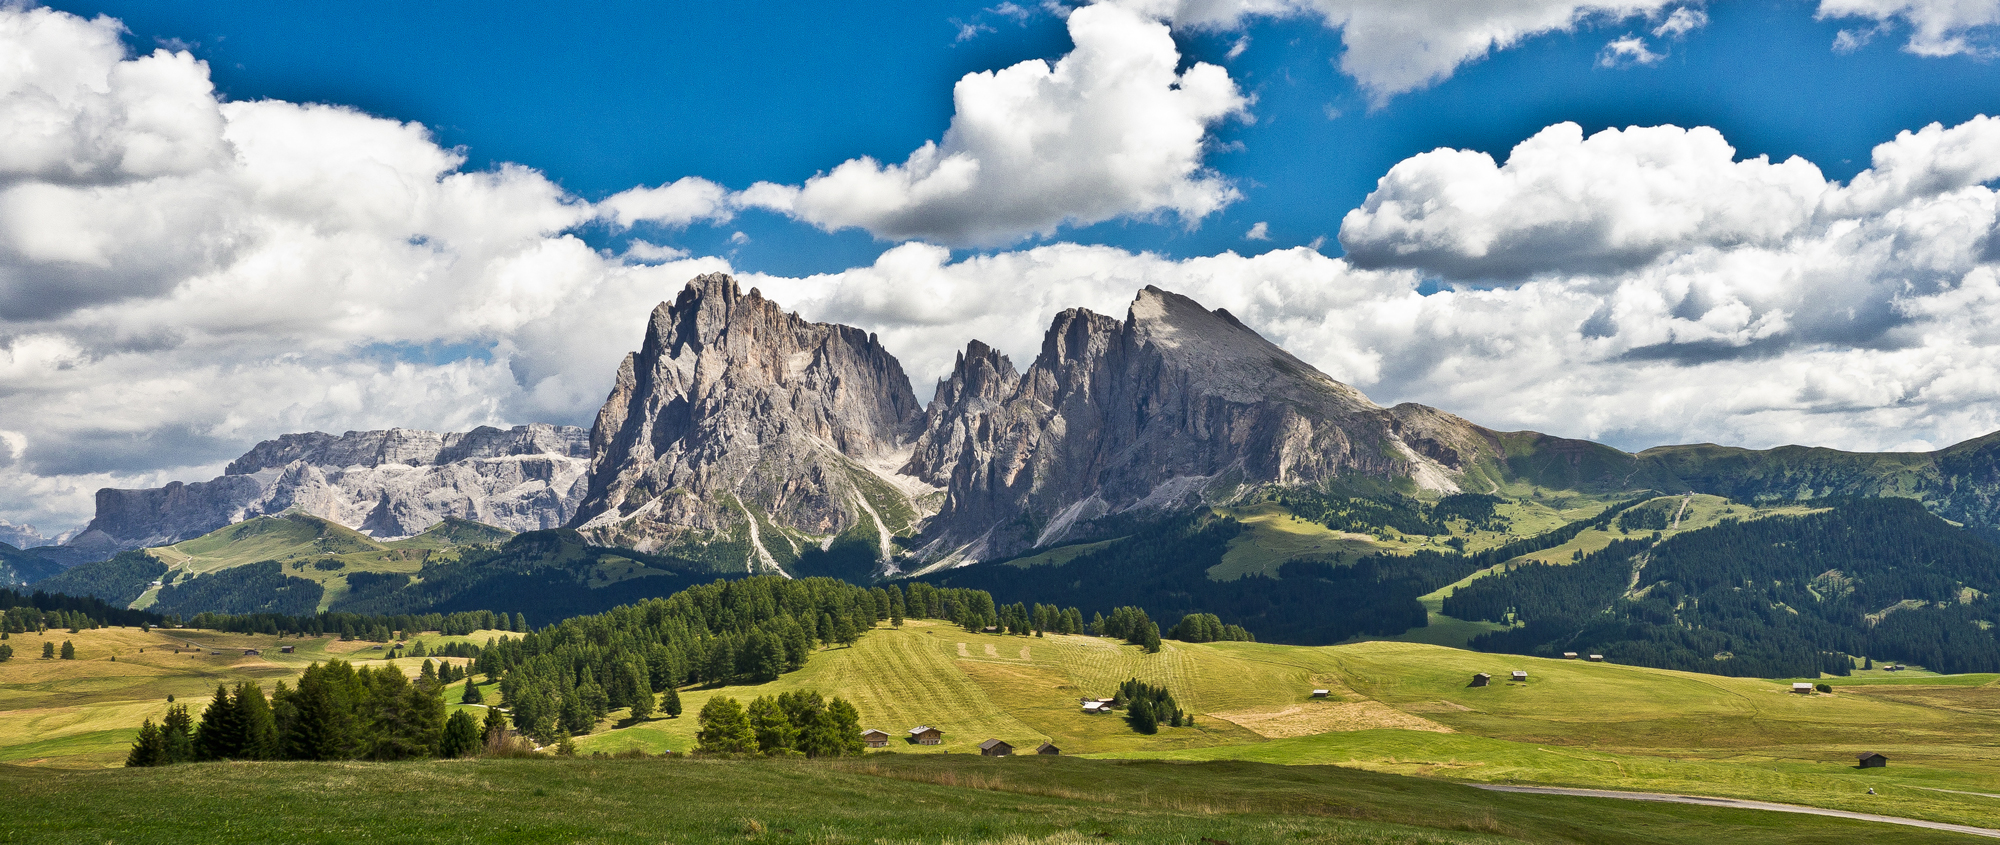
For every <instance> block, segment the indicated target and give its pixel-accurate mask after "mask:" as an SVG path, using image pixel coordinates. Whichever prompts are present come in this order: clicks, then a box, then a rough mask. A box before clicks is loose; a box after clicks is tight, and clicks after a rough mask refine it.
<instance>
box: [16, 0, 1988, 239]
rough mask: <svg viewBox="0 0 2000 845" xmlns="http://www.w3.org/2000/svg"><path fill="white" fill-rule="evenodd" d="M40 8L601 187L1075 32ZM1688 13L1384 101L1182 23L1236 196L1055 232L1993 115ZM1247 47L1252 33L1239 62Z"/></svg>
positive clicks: (862, 110) (784, 156)
mask: <svg viewBox="0 0 2000 845" xmlns="http://www.w3.org/2000/svg"><path fill="white" fill-rule="evenodd" d="M51 5H52V6H53V7H55V8H60V9H64V10H68V11H72V12H75V13H77V14H80V15H98V14H106V15H111V16H113V17H116V18H119V19H121V20H122V21H124V23H125V26H126V27H127V28H128V29H129V30H130V32H129V35H128V37H127V39H126V40H127V41H128V42H129V43H130V44H131V45H132V46H133V48H134V49H135V50H136V51H141V52H143V51H147V50H150V49H152V48H153V47H155V46H157V45H160V44H167V45H170V46H180V45H186V46H187V47H188V48H189V49H190V50H191V52H193V54H194V55H196V56H198V57H200V58H202V59H205V60H207V61H208V62H209V64H210V67H211V68H212V72H213V76H214V79H215V82H216V85H217V88H218V89H219V90H220V92H221V93H222V94H224V95H225V96H227V97H229V98H233V99H258V98H274V99H280V100H289V101H294V102H323V103H336V104H344V105H349V106H353V107H356V108H359V109H362V110H364V111H366V112H369V113H371V114H375V115H380V116H384V117H393V118H397V119H401V120H409V121H417V122H420V123H423V124H424V125H426V126H428V127H429V128H430V129H431V130H432V131H433V132H434V133H436V136H437V138H438V140H439V141H440V142H441V143H443V144H444V145H447V146H460V145H462V146H464V147H465V148H466V151H467V154H468V156H469V166H471V167H475V168H477V167H481V166H492V165H494V164H499V163H505V162H516V163H520V164H525V165H528V166H530V167H534V168H537V169H539V170H541V171H542V172H543V173H545V174H547V175H548V176H549V177H550V178H551V179H553V180H555V181H557V182H558V183H560V184H561V185H562V186H563V187H565V188H567V189H569V190H570V191H573V192H575V193H577V194H580V195H582V196H584V197H586V198H590V199H600V198H603V197H605V196H609V195H611V194H614V193H616V192H619V191H622V190H625V189H626V188H630V187H632V186H634V185H640V184H659V183H661V182H667V181H672V180H674V179H678V178H680V177H682V176H689V175H694V176H701V177H705V178H708V179H711V180H714V181H716V182H719V183H722V184H723V185H726V186H729V187H732V188H738V189H740V188H743V187H747V186H748V185H749V184H751V183H753V182H756V181H759V180H769V181H775V182H782V183H788V184H791V183H797V182H801V181H803V180H804V179H805V178H807V177H809V176H811V175H813V174H814V173H816V172H821V171H824V170H827V169H829V168H830V167H832V166H833V165H835V164H838V163H839V162H841V161H844V160H847V159H849V158H854V157H857V156H863V155H867V156H873V157H875V158H877V159H880V160H885V161H897V160H901V159H902V158H903V157H904V156H906V155H908V153H909V151H911V150H913V149H915V148H916V147H918V146H919V145H921V144H922V143H923V142H924V141H925V140H928V139H934V138H937V137H939V136H940V135H941V134H942V133H943V132H944V129H945V128H946V126H947V125H948V123H949V122H950V119H951V114H952V109H951V101H950V88H951V84H952V83H953V82H954V81H956V80H957V79H958V78H959V77H960V76H963V75H965V74H967V73H973V72H977V71H982V70H993V69H997V68H1002V67H1006V66H1009V65H1012V64H1014V63H1016V62H1019V61H1023V60H1027V59H1035V58H1041V59H1047V60H1051V61H1053V60H1055V59H1057V58H1059V57H1060V56H1061V55H1062V54H1063V53H1065V52H1067V51H1068V49H1069V48H1070V43H1069V39H1068V37H1067V33H1066V32H1065V30H1064V27H1063V22H1062V20H1061V19H1060V18H1059V17H1057V16H1056V15H1054V14H1051V13H1050V12H1049V11H1048V10H1046V9H1041V8H1035V9H1033V10H1032V11H1030V12H1028V13H1027V14H1025V15H1019V16H1016V15H1008V14H1002V13H998V12H995V11H993V9H994V8H995V4H992V3H859V4H837V5H825V4H796V3H770V2H751V3H730V4H696V3H666V4H662V3H642V2H613V3H601V4H588V5H587V6H584V7H552V6H548V5H547V4H531V3H500V4H489V3H463V2H444V3H421V4H412V3H358V4H341V5H339V6H320V7H313V6H311V5H310V4H307V5H305V6H301V5H300V4H270V3H254V2H209V3H170V4H161V3H151V2H109V3H73V2H59V3H54V4H51ZM1689 7H1690V8H1699V9H1702V10H1704V12H1705V14H1706V15H1707V17H1708V23H1707V25H1706V26H1705V27H1703V28H1701V29H1699V30H1696V31H1694V32H1692V33H1689V34H1688V35H1687V36H1685V37H1684V38H1683V39H1682V40H1680V41H1678V42H1673V43H1668V44H1666V45H1665V46H1666V47H1667V49H1668V51H1669V54H1668V55H1667V56H1666V58H1664V59H1663V60H1661V61H1659V62H1657V63H1655V64H1650V65H1629V64H1628V65H1626V66H1622V67H1602V66H1599V63H1598V58H1599V56H1600V54H1601V52H1602V50H1603V48H1604V45H1605V43H1606V42H1608V41H1610V40H1612V39H1615V38H1617V37H1619V36H1622V35H1625V34H1628V33H1638V34H1641V35H1644V34H1645V32H1646V30H1647V29H1649V28H1650V27H1651V25H1652V22H1649V21H1648V20H1647V19H1645V18H1631V19H1624V20H1599V21H1592V22H1586V23H1585V24H1583V25H1581V26H1578V27H1577V28H1576V29H1575V30H1574V31H1570V32H1554V33H1548V34H1543V35H1539V36H1534V37H1530V38H1528V39H1526V40H1525V42H1524V43H1522V44H1520V45H1519V46H1516V47H1513V48H1511V49H1506V50H1500V51H1497V52H1496V53H1495V54H1493V55H1491V56H1489V57H1487V58H1484V59H1481V60H1477V61H1473V62H1471V63H1469V64H1468V65H1466V66H1463V67H1461V68H1459V69H1458V70H1457V71H1456V72H1455V73H1454V74H1453V75H1452V76H1451V78H1450V79H1448V80H1446V81H1444V82H1443V83H1441V84H1439V85H1437V86H1435V87H1432V88H1429V89H1427V90H1419V91H1413V92H1407V93H1401V94H1398V95H1396V96H1395V97H1394V98H1393V99H1391V100H1390V101H1389V102H1388V103H1387V104H1386V105H1384V106H1382V107H1380V108H1374V109H1371V108H1370V105H1369V102H1368V100H1367V98H1366V96H1365V95H1364V94H1363V93H1362V92H1360V91H1359V90H1358V89H1357V85H1356V84H1355V82H1354V80H1353V79H1352V78H1350V77H1348V76H1346V75H1344V74H1342V73H1341V72H1340V71H1339V69H1338V68H1337V67H1336V62H1337V60H1338V58H1339V56H1340V54H1341V45H1340V39H1339V33H1338V32H1337V31H1333V30H1330V29H1328V28H1327V27H1326V26H1324V25H1322V24H1321V22H1319V21H1318V20H1315V19H1312V18H1310V17H1303V16H1292V17H1284V18H1259V19H1254V20H1253V21H1252V22H1251V23H1250V24H1249V25H1248V26H1246V27H1243V28H1240V29H1233V30H1228V31H1220V32H1217V31H1183V32H1181V33H1179V34H1178V36H1177V39H1176V40H1177V43H1178V44H1179V45H1180V47H1181V50H1182V53H1183V55H1184V56H1185V58H1186V60H1189V61H1208V62H1214V63H1217V64H1221V65H1223V66H1225V67H1227V68H1228V69H1229V71H1230V73H1231V75H1232V76H1233V77H1234V78H1236V79H1237V80H1238V83H1239V84H1240V85H1241V86H1242V87H1243V89H1244V90H1245V91H1246V92H1248V93H1250V94H1253V95H1254V96H1255V97H1256V104H1255V106H1253V107H1252V109H1251V112H1252V114H1253V116H1254V120H1249V121H1245V120H1231V121H1228V122H1226V123H1224V124H1223V125H1221V126H1220V127H1218V128H1217V131H1216V132H1215V141H1216V145H1217V146H1218V147H1220V148H1221V149H1218V150H1217V151H1215V152H1213V153H1211V154H1210V156H1209V157H1208V163H1209V164H1210V166H1212V167H1214V168H1216V169H1217V170H1219V171H1220V172H1222V173H1223V174H1224V175H1226V176H1228V177H1229V178H1231V179H1233V180H1235V181H1236V182H1237V183H1238V184H1239V185H1240V186H1241V189H1242V191H1243V194H1244V198H1243V199H1242V200H1240V201H1238V202H1237V203H1235V204H1233V205H1231V206H1230V207H1229V208H1227V209H1225V210H1224V211H1223V212H1221V213H1219V214H1216V215H1213V216H1211V217H1209V218H1207V219H1204V220H1200V221H1196V222H1197V224H1198V228H1196V229H1194V230H1193V231H1189V230H1188V228H1187V226H1186V225H1185V221H1182V220H1178V219H1167V220H1160V221H1148V220H1115V221H1110V222H1106V223H1101V224H1097V225H1094V226H1088V227H1082V228H1080V229H1067V230H1065V231H1062V232H1061V233H1059V236H1058V237H1057V238H1054V240H1065V241H1075V242H1083V243H1102V244H1110V245H1115V246H1120V247H1125V248H1128V249H1134V250H1150V251H1155V252H1159V253H1162V254H1166V255H1171V256H1177V257H1186V256H1193V255H1204V254H1210V253H1215V252H1219V251H1222V250H1226V249H1232V248H1233V249H1238V250H1242V249H1245V248H1246V246H1245V244H1244V243H1243V238H1242V236H1243V234H1244V232H1246V231H1248V230H1249V228H1250V227H1251V226H1252V225H1254V224H1255V223H1257V222H1259V221H1263V222H1266V223H1267V224H1268V230H1269V232H1270V235H1271V238H1272V240H1271V241H1270V244H1269V245H1278V246H1292V245H1302V244H1308V243H1310V242H1312V241H1313V239H1315V238H1319V237H1325V238H1326V243H1325V245H1324V246H1323V251H1325V252H1327V253H1328V254H1330V255H1338V254H1340V246H1339V244H1338V242H1337V241H1336V240H1335V236H1336V234H1337V230H1338V228H1339V222H1340V216H1341V215H1342V214H1344V213H1345V212H1346V210H1347V209H1349V208H1353V207H1354V206H1356V205H1359V204H1360V202H1361V200H1362V199H1363V198H1364V197H1365V196H1366V195H1367V194H1368V192H1369V191H1370V190H1371V189H1372V188H1373V187H1374V186H1375V181H1376V179H1378V178H1379V177H1380V176H1381V175H1382V174H1383V173H1384V172H1386V171H1387V170H1388V169H1389V167H1390V166H1392V165H1394V164H1395V163H1396V162H1398V161H1401V160H1402V159H1404V158H1407V157H1409V156H1411V155H1414V154H1416V153H1419V152H1423V151H1426V150H1430V149H1434V148H1437V147H1456V148H1467V149H1475V150H1483V151H1487V152H1489V153H1493V154H1495V155H1496V156H1504V155H1505V153H1506V151H1507V150H1508V149H1510V148H1511V147H1512V146H1513V145H1515V144H1517V143H1519V142H1520V141H1521V140H1523V139H1525V138H1527V137H1528V136H1530V135H1532V134H1534V133H1535V132H1536V131H1538V130H1540V129H1541V128H1542V127H1543V126H1546V125H1548V124H1552V123H1556V122H1559V121H1565V120H1567V121H1575V122H1577V123H1579V124H1581V125H1582V126H1583V127H1584V129H1585V130H1586V131H1596V130H1598V129H1602V128H1607V127H1623V126H1629V125H1640V126H1650V125H1655V124H1663V123H1664V124H1675V125H1680V126H1697V125H1706V126H1713V127H1716V128H1718V129H1720V130H1722V131H1723V134H1724V135H1725V136H1726V137H1727V138H1728V139H1729V140H1730V142H1731V143H1732V144H1734V145H1735V147H1736V148H1737V150H1738V152H1739V155H1741V156H1743V157H1751V156H1757V155H1768V156H1771V157H1773V158H1774V159H1783V158H1786V157H1790V156H1794V155H1797V156H1802V157H1804V158H1806V159H1808V160H1811V161H1813V162H1814V163H1816V164H1818V165H1819V166H1820V167H1821V169H1822V170H1823V171H1824V172H1825V173H1826V175H1827V176H1828V177H1830V178H1833V179H1846V178H1850V177H1851V176H1852V175H1853V174H1854V173H1855V172H1856V171H1858V170H1860V169H1861V168H1863V167H1865V166H1866V165H1867V160H1868V151H1869V150H1870V149H1871V148H1872V147H1874V146H1875V145H1876V144H1879V143H1882V142H1883V141H1886V140H1888V139H1889V138H1891V137H1893V136H1894V135H1895V133H1896V132H1897V131H1900V130H1903V129H1910V128H1915V127H1920V126H1922V125H1924V124H1927V123H1931V122H1934V121H1935V122H1943V123H1944V124H1946V125H1953V124H1957V123H1959V122H1962V121H1964V120H1966V119H1967V118H1970V117H1972V116H1974V115H1978V114H1985V113H1992V112H1994V111H1996V109H2000V72H1995V71H1996V68H1995V67H1994V65H1993V64H1992V62H1991V61H1990V59H1988V58H1986V57H1983V56H1977V55H1959V56H1952V57H1946V58H1926V57H1921V56H1916V55H1913V54H1911V53H1909V52H1907V51H1904V50H1902V49H1899V48H1900V45H1901V44H1902V43H1903V36H1904V33H1903V32H1900V31H1897V29H1896V26H1901V27H1903V28H1907V25H1892V28H1891V30H1890V31H1888V32H1885V33H1884V34H1882V35H1881V36H1878V37H1876V38H1874V39H1873V40H1872V41H1871V42H1870V43H1869V44H1868V45H1866V46H1865V47H1863V48H1862V49H1859V50H1857V51H1854V52H1851V53H1844V54H1842V53H1836V52H1835V51H1834V50H1833V49H1832V45H1833V43H1834V39H1835V37H1836V35H1837V34H1838V32H1839V31H1840V30H1842V29H1846V28H1853V27H1854V26H1855V21H1854V20H1852V19H1845V18H1843V19H1833V20H1816V19H1815V16H1814V14H1813V4H1811V3H1802V2H1784V1H1783V0H1750V2H1733V3H1715V4H1709V5H1702V4H1689ZM967 26H972V27H974V30H973V31H972V32H971V33H970V35H971V37H969V38H966V37H963V36H964V35H966V34H967V33H966V30H965V28H966V27H967ZM1245 39H1247V42H1245ZM1653 40H1654V41H1656V42H1657V41H1664V39H1658V38H1655V39H1653ZM1239 42H1245V43H1247V46H1246V47H1245V49H1243V50H1242V51H1241V53H1240V54H1238V55H1237V56H1236V57H1234V58H1230V57H1229V53H1230V50H1231V48H1232V47H1234V46H1236V45H1237V44H1238V43H1239ZM1329 110H1332V111H1333V113H1335V114H1337V115H1338V116H1337V117H1329V116H1328V115H1329ZM1235 144H1240V145H1241V146H1240V148H1235V147H1232V146H1231V145H1235ZM736 231H746V232H748V233H750V234H751V236H752V240H751V242H750V244H748V245H744V246H741V247H736V248H735V249H734V252H735V260H736V262H737V266H738V267H740V268H742V269H747V270H758V271H766V272H772V273H785V274H799V273H816V272H834V271H838V270H840V269H843V268H846V267H849V266H854V265H856V264H863V263H867V262H868V261H870V260H872V259H873V258H874V256H875V255H876V254H878V253H880V252H881V251H882V250H884V249H887V248H888V247H889V246H891V245H892V244H891V242H888V241H884V240H880V239H877V238H873V237H869V236H867V235H866V234H865V233H863V232H859V231H855V230H848V231H846V232H843V233H838V234H831V235H829V234H827V233H825V232H821V231H819V230H818V229H816V228H814V227H812V226H810V225H808V224H804V223H800V222H795V221H791V220H788V219H786V218H784V217H783V216H780V215H775V214H769V213H764V212H756V213H752V214H749V215H746V216H744V217H742V218H739V219H738V220H735V221H731V223H730V224H729V225H727V226H723V227H720V228H716V227H704V226H697V227H695V228H694V230H693V231H687V232H676V233H673V240H674V241H675V242H676V243H678V244H680V245H684V246H686V247H688V248H691V249H694V250H696V251H728V250H730V249H731V245H730V244H728V242H727V238H728V236H729V235H731V234H733V233H734V232H736ZM586 234H587V236H589V237H591V238H592V239H593V240H598V241H602V240H603V239H605V238H607V237H608V235H609V233H606V232H603V231H601V230H598V231H588V232H587V233H586ZM1252 246H1256V245H1252Z"/></svg>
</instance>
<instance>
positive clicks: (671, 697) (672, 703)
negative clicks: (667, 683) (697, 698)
mask: <svg viewBox="0 0 2000 845" xmlns="http://www.w3.org/2000/svg"><path fill="white" fill-rule="evenodd" d="M660 709H661V710H662V711H664V712H665V713H666V714H667V716H668V717H669V718H678V717H679V716H680V715H681V691H680V690H678V689H675V688H673V687H667V693H666V700H665V701H662V702H660Z"/></svg>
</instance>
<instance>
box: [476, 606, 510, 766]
mask: <svg viewBox="0 0 2000 845" xmlns="http://www.w3.org/2000/svg"><path fill="white" fill-rule="evenodd" d="M503 618H504V617H503ZM479 735H480V736H481V737H483V738H484V739H485V741H486V744H487V745H489V746H491V745H497V744H498V743H499V742H500V738H501V737H504V736H506V735H507V714H505V713H502V712H500V708H498V707H488V708H486V721H485V722H484V723H482V724H480V726H479Z"/></svg>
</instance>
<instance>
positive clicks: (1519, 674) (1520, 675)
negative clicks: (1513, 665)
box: [1514, 669, 1528, 682]
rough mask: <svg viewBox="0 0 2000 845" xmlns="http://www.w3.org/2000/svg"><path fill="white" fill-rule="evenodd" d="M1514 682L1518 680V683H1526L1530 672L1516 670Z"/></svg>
mask: <svg viewBox="0 0 2000 845" xmlns="http://www.w3.org/2000/svg"><path fill="white" fill-rule="evenodd" d="M1514 680H1516V681H1522V682H1526V681H1527V680H1528V670H1526V669H1515V670H1514Z"/></svg>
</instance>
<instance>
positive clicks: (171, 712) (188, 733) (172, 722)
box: [160, 704, 194, 763]
mask: <svg viewBox="0 0 2000 845" xmlns="http://www.w3.org/2000/svg"><path fill="white" fill-rule="evenodd" d="M160 743H161V745H163V746H165V747H166V752H167V762H168V763H186V762H188V761H190V760H193V759H194V719H193V718H192V717H190V716H189V715H188V709H187V705H185V704H175V705H172V706H170V707H168V708H167V717H166V718H165V719H162V720H160Z"/></svg>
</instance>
